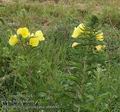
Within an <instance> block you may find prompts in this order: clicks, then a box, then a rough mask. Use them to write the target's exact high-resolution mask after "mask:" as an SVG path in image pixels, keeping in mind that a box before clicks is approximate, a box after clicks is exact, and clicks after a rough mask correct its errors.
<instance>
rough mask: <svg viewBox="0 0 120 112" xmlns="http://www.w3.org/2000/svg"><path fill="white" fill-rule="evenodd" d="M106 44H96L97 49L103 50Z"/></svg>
mask: <svg viewBox="0 0 120 112" xmlns="http://www.w3.org/2000/svg"><path fill="white" fill-rule="evenodd" d="M105 47H106V46H105V45H97V46H95V48H96V50H97V51H102V50H103V49H104V48H105Z"/></svg>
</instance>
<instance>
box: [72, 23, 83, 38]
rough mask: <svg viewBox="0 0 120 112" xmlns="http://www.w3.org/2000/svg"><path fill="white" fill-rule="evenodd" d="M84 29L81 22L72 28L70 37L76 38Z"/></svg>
mask: <svg viewBox="0 0 120 112" xmlns="http://www.w3.org/2000/svg"><path fill="white" fill-rule="evenodd" d="M84 30H85V26H84V24H83V23H81V24H80V25H79V26H77V27H75V28H74V31H73V34H72V37H73V38H77V37H78V36H79V35H80V34H81V33H83V32H84Z"/></svg>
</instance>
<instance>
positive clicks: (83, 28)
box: [78, 23, 85, 31]
mask: <svg viewBox="0 0 120 112" xmlns="http://www.w3.org/2000/svg"><path fill="white" fill-rule="evenodd" d="M78 27H79V28H80V29H81V30H83V31H84V30H85V25H84V24H83V23H81V24H80V25H79V26H78Z"/></svg>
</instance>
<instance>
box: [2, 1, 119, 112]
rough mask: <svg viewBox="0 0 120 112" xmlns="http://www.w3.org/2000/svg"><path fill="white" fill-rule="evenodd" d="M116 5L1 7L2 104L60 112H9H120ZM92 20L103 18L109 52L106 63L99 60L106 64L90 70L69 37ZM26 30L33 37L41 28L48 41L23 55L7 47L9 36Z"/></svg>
mask: <svg viewBox="0 0 120 112" xmlns="http://www.w3.org/2000/svg"><path fill="white" fill-rule="evenodd" d="M117 2H119V1H117V0H115V1H114V4H113V3H112V1H109V2H107V1H103V0H102V1H97V0H92V1H91V2H90V1H88V0H85V1H83V0H81V1H79V0H78V1H77V0H76V1H70V2H69V3H66V4H63V1H61V2H60V3H59V4H53V3H48V2H45V3H39V2H38V1H37V2H32V1H31V2H29V3H12V4H2V5H0V26H1V27H0V100H1V101H5V98H6V99H7V100H8V101H12V100H16V101H17V102H19V101H22V100H25V101H28V103H29V101H34V104H35V103H38V104H40V105H43V106H46V105H59V106H60V107H62V108H59V109H53V110H50V109H48V110H44V109H43V110H37V109H36V110H35V109H33V110H32V109H29V110H25V107H23V109H21V110H20V109H17V110H15V109H12V108H9V109H8V112H21V111H23V112H26V111H28V112H29V111H30V112H34V111H35V112H37V111H39V112H50V111H51V112H120V69H119V68H120V30H119V28H120V20H119V17H120V13H119V6H118V4H117ZM96 3H97V4H98V5H97V6H96ZM108 4H109V5H108ZM91 15H96V16H97V17H98V19H99V24H100V25H101V27H102V30H103V32H104V34H105V41H106V45H107V50H106V52H105V54H104V56H103V57H105V59H101V60H99V59H98V58H96V59H97V61H99V62H101V61H102V62H101V63H102V64H101V65H97V64H95V63H94V62H91V63H90V64H91V68H90V70H88V66H89V65H88V64H87V63H86V62H84V60H83V58H82V55H83V54H84V53H83V52H79V49H72V48H71V44H72V39H71V34H72V31H73V28H74V27H75V26H77V25H78V24H79V23H81V22H85V21H86V20H87V19H88V17H89V16H91ZM22 26H27V27H28V28H29V29H30V31H31V32H32V31H33V32H34V31H36V30H39V29H41V30H42V31H43V32H44V34H45V37H46V41H45V42H43V43H41V45H40V46H39V47H37V48H33V49H27V50H26V51H25V52H24V50H23V49H21V48H18V47H11V46H9V45H8V39H9V35H10V33H11V32H15V31H16V29H17V28H18V27H22ZM22 103H23V102H21V104H19V105H20V106H21V105H22ZM1 105H2V104H1ZM21 107H22V106H21ZM1 111H2V108H1Z"/></svg>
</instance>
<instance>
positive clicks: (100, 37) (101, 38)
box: [96, 33, 104, 41]
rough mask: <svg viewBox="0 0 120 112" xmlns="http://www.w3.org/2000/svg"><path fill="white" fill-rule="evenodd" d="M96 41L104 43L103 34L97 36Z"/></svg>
mask: <svg viewBox="0 0 120 112" xmlns="http://www.w3.org/2000/svg"><path fill="white" fill-rule="evenodd" d="M96 39H97V40H99V41H103V40H104V36H103V33H99V34H97V35H96Z"/></svg>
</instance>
